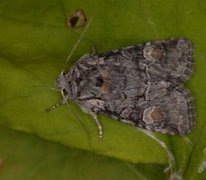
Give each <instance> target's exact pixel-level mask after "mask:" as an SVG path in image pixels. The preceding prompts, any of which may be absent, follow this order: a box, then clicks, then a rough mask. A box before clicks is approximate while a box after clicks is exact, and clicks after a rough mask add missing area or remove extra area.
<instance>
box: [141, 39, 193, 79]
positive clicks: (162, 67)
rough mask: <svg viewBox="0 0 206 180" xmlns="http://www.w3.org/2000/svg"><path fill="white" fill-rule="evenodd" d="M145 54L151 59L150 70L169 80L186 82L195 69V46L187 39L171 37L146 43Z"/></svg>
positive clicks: (147, 59) (147, 58) (148, 59)
mask: <svg viewBox="0 0 206 180" xmlns="http://www.w3.org/2000/svg"><path fill="white" fill-rule="evenodd" d="M144 46H145V47H144V49H143V56H144V58H145V59H146V61H149V62H150V64H149V72H150V73H151V74H152V75H155V76H161V78H166V79H167V80H170V81H171V79H175V81H179V82H184V81H186V80H188V78H189V77H190V75H191V74H192V71H193V59H192V56H193V47H192V43H191V42H190V41H188V40H186V39H183V38H180V39H171V40H162V41H155V42H148V43H145V44H144Z"/></svg>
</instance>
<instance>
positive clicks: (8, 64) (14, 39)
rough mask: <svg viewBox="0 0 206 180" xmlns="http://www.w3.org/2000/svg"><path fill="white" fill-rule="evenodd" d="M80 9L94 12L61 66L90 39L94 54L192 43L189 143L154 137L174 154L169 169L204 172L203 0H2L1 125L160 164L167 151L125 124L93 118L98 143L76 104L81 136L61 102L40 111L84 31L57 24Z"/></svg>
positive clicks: (53, 95) (52, 97)
mask: <svg viewBox="0 0 206 180" xmlns="http://www.w3.org/2000/svg"><path fill="white" fill-rule="evenodd" d="M80 8H82V9H84V11H85V13H86V15H87V17H88V18H91V16H93V15H94V18H93V20H92V22H91V25H90V26H89V29H88V31H87V32H86V34H85V36H84V37H83V39H81V41H80V45H79V46H78V48H77V49H76V50H75V52H74V54H73V56H72V57H71V59H70V61H69V63H68V66H67V67H68V69H69V67H70V66H71V65H72V64H73V63H74V62H75V61H77V60H78V58H79V57H81V56H82V55H83V54H84V53H88V52H89V51H90V45H91V44H93V45H95V47H96V49H97V51H98V52H99V53H100V52H104V51H109V50H111V49H114V48H118V47H124V46H128V45H132V44H136V43H142V42H145V41H152V40H157V39H165V38H171V37H185V38H188V39H190V40H191V41H192V42H193V44H194V47H195V54H194V59H195V64H196V67H195V71H194V75H193V77H192V79H191V80H190V81H189V82H188V83H187V87H188V88H189V89H190V90H191V91H192V93H193V95H194V98H195V104H196V105H195V106H196V114H197V118H196V128H195V130H194V131H193V132H192V133H191V134H190V135H189V136H188V137H189V139H190V141H191V144H190V143H187V142H186V141H185V139H184V138H183V137H178V136H174V137H171V136H167V135H161V134H157V133H156V134H155V135H156V136H157V138H158V139H159V140H161V141H163V142H165V143H166V144H167V146H168V147H169V149H170V151H171V152H172V154H173V155H174V157H175V162H176V165H175V166H174V167H173V168H174V171H177V173H179V174H180V175H182V176H183V177H186V178H201V177H204V174H205V171H203V172H202V173H198V169H199V168H200V166H201V163H202V162H204V158H205V157H204V153H203V149H204V148H205V147H206V135H205V133H204V132H205V129H206V117H205V110H206V101H205V99H206V83H205V80H204V77H205V73H206V71H205V70H206V63H205V53H204V52H205V49H206V41H205V40H204V36H205V32H206V24H205V10H206V2H204V1H195V0H189V1H186V0H182V1H175V0H170V1H160V0H154V1H152V0H145V1H141V0H139V1H136V0H131V1H126V0H124V1H121V2H119V1H112V0H105V1H100V0H99V1H80V0H79V1H78V0H76V1H72V0H70V1H58V0H53V1H48V0H45V1H39V0H35V1H33V0H30V1H26V0H13V1H8V0H2V1H1V2H0V27H1V28H0V34H1V38H0V64H1V65H0V68H1V69H0V84H1V86H0V104H1V108H0V124H2V125H5V126H6V127H11V128H13V129H17V130H20V131H24V132H28V133H31V134H35V135H37V136H39V137H42V138H44V139H47V140H50V141H53V142H59V143H61V144H64V145H66V146H70V147H75V148H78V149H85V150H89V151H91V152H95V153H98V154H103V155H106V156H111V157H116V158H119V159H123V160H127V161H130V162H150V163H167V161H168V159H167V158H168V157H167V152H166V151H165V150H167V149H164V148H162V147H161V146H160V144H159V143H157V141H155V140H153V139H152V138H150V137H149V136H147V135H146V134H144V133H142V132H141V131H139V130H138V129H136V128H134V127H132V126H129V125H127V124H123V123H120V122H118V121H115V120H113V119H111V118H108V117H105V116H100V117H99V119H100V120H101V123H102V125H103V130H104V139H103V143H102V144H99V143H98V132H97V128H96V126H95V123H94V122H93V120H92V118H91V117H90V116H89V115H86V114H84V113H83V112H81V110H80V109H79V108H78V106H77V105H75V104H72V107H73V108H74V109H75V111H76V112H77V115H78V117H79V118H80V119H81V120H82V121H83V123H84V125H85V127H86V129H87V132H88V134H87V133H85V129H84V128H83V127H82V126H81V125H80V123H79V122H78V121H77V120H76V118H75V117H74V115H73V114H72V113H71V112H70V111H69V109H68V107H66V106H62V107H59V108H57V109H56V110H54V111H53V112H50V113H47V112H46V111H45V109H46V108H48V107H50V106H51V105H53V104H55V103H56V102H58V100H59V99H60V98H61V96H60V94H59V93H57V92H55V91H52V90H51V87H54V85H53V84H54V81H55V78H56V77H57V76H58V74H59V73H60V71H61V70H62V66H63V64H64V61H65V59H66V57H67V55H68V54H69V52H70V51H71V49H72V48H73V47H74V44H75V43H76V42H77V40H78V38H79V37H80V34H81V33H82V31H83V29H77V30H72V29H68V28H66V27H65V25H64V24H65V20H66V18H67V16H69V15H71V13H72V12H74V11H75V10H76V9H80Z"/></svg>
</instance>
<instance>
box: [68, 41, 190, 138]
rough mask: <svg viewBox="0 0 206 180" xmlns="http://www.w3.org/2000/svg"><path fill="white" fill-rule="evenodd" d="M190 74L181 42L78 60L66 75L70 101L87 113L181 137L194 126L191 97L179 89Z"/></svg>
mask: <svg viewBox="0 0 206 180" xmlns="http://www.w3.org/2000/svg"><path fill="white" fill-rule="evenodd" d="M191 70H192V46H191V43H190V42H189V41H186V40H184V39H171V40H163V41H155V42H151V43H145V44H140V45H136V46H130V47H127V48H123V49H117V50H113V51H111V52H108V53H104V54H102V55H95V56H87V57H82V58H81V59H80V60H79V61H78V62H77V63H76V64H75V66H74V67H73V68H72V69H71V71H70V79H71V82H72V84H73V85H72V86H71V92H72V93H71V94H73V97H72V99H73V100H74V101H75V102H76V103H77V104H78V105H79V106H80V107H81V108H82V109H84V110H86V111H87V112H91V113H95V114H96V113H102V114H105V115H108V116H110V117H113V118H115V119H118V120H120V121H123V122H127V123H130V124H132V125H134V126H138V127H141V128H145V129H150V130H154V131H159V132H162V133H169V134H181V135H182V134H185V133H187V132H189V131H190V130H191V129H192V127H193V126H194V112H193V108H192V107H193V105H192V103H191V96H190V95H189V94H188V93H187V90H185V89H184V88H183V87H182V86H181V85H180V82H181V81H184V80H185V79H186V77H188V75H189V74H190V73H191Z"/></svg>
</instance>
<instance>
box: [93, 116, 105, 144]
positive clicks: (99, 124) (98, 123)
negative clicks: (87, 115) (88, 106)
mask: <svg viewBox="0 0 206 180" xmlns="http://www.w3.org/2000/svg"><path fill="white" fill-rule="evenodd" d="M91 116H92V117H93V119H94V121H95V123H96V125H97V128H98V131H99V143H102V138H103V131H102V125H101V123H100V121H99V120H98V118H97V115H96V114H94V113H91Z"/></svg>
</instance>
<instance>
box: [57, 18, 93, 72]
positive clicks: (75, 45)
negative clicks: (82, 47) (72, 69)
mask: <svg viewBox="0 0 206 180" xmlns="http://www.w3.org/2000/svg"><path fill="white" fill-rule="evenodd" d="M94 16H95V14H93V15H92V17H91V18H90V19H89V21H88V23H87V25H86V27H85V29H84V30H83V31H82V33H81V35H80V37H79V39H78V40H77V41H76V43H75V44H74V46H73V48H72V50H71V51H70V53H69V55H68V56H67V59H66V61H65V63H64V66H63V68H62V71H61V74H63V73H64V70H65V67H66V64H67V63H68V62H69V60H70V58H71V56H72V54H73V53H74V51H75V50H76V48H77V46H78V45H79V43H80V41H81V40H82V38H83V36H84V34H85V33H86V32H87V30H88V28H89V26H90V24H91V22H92V20H93V18H94Z"/></svg>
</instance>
